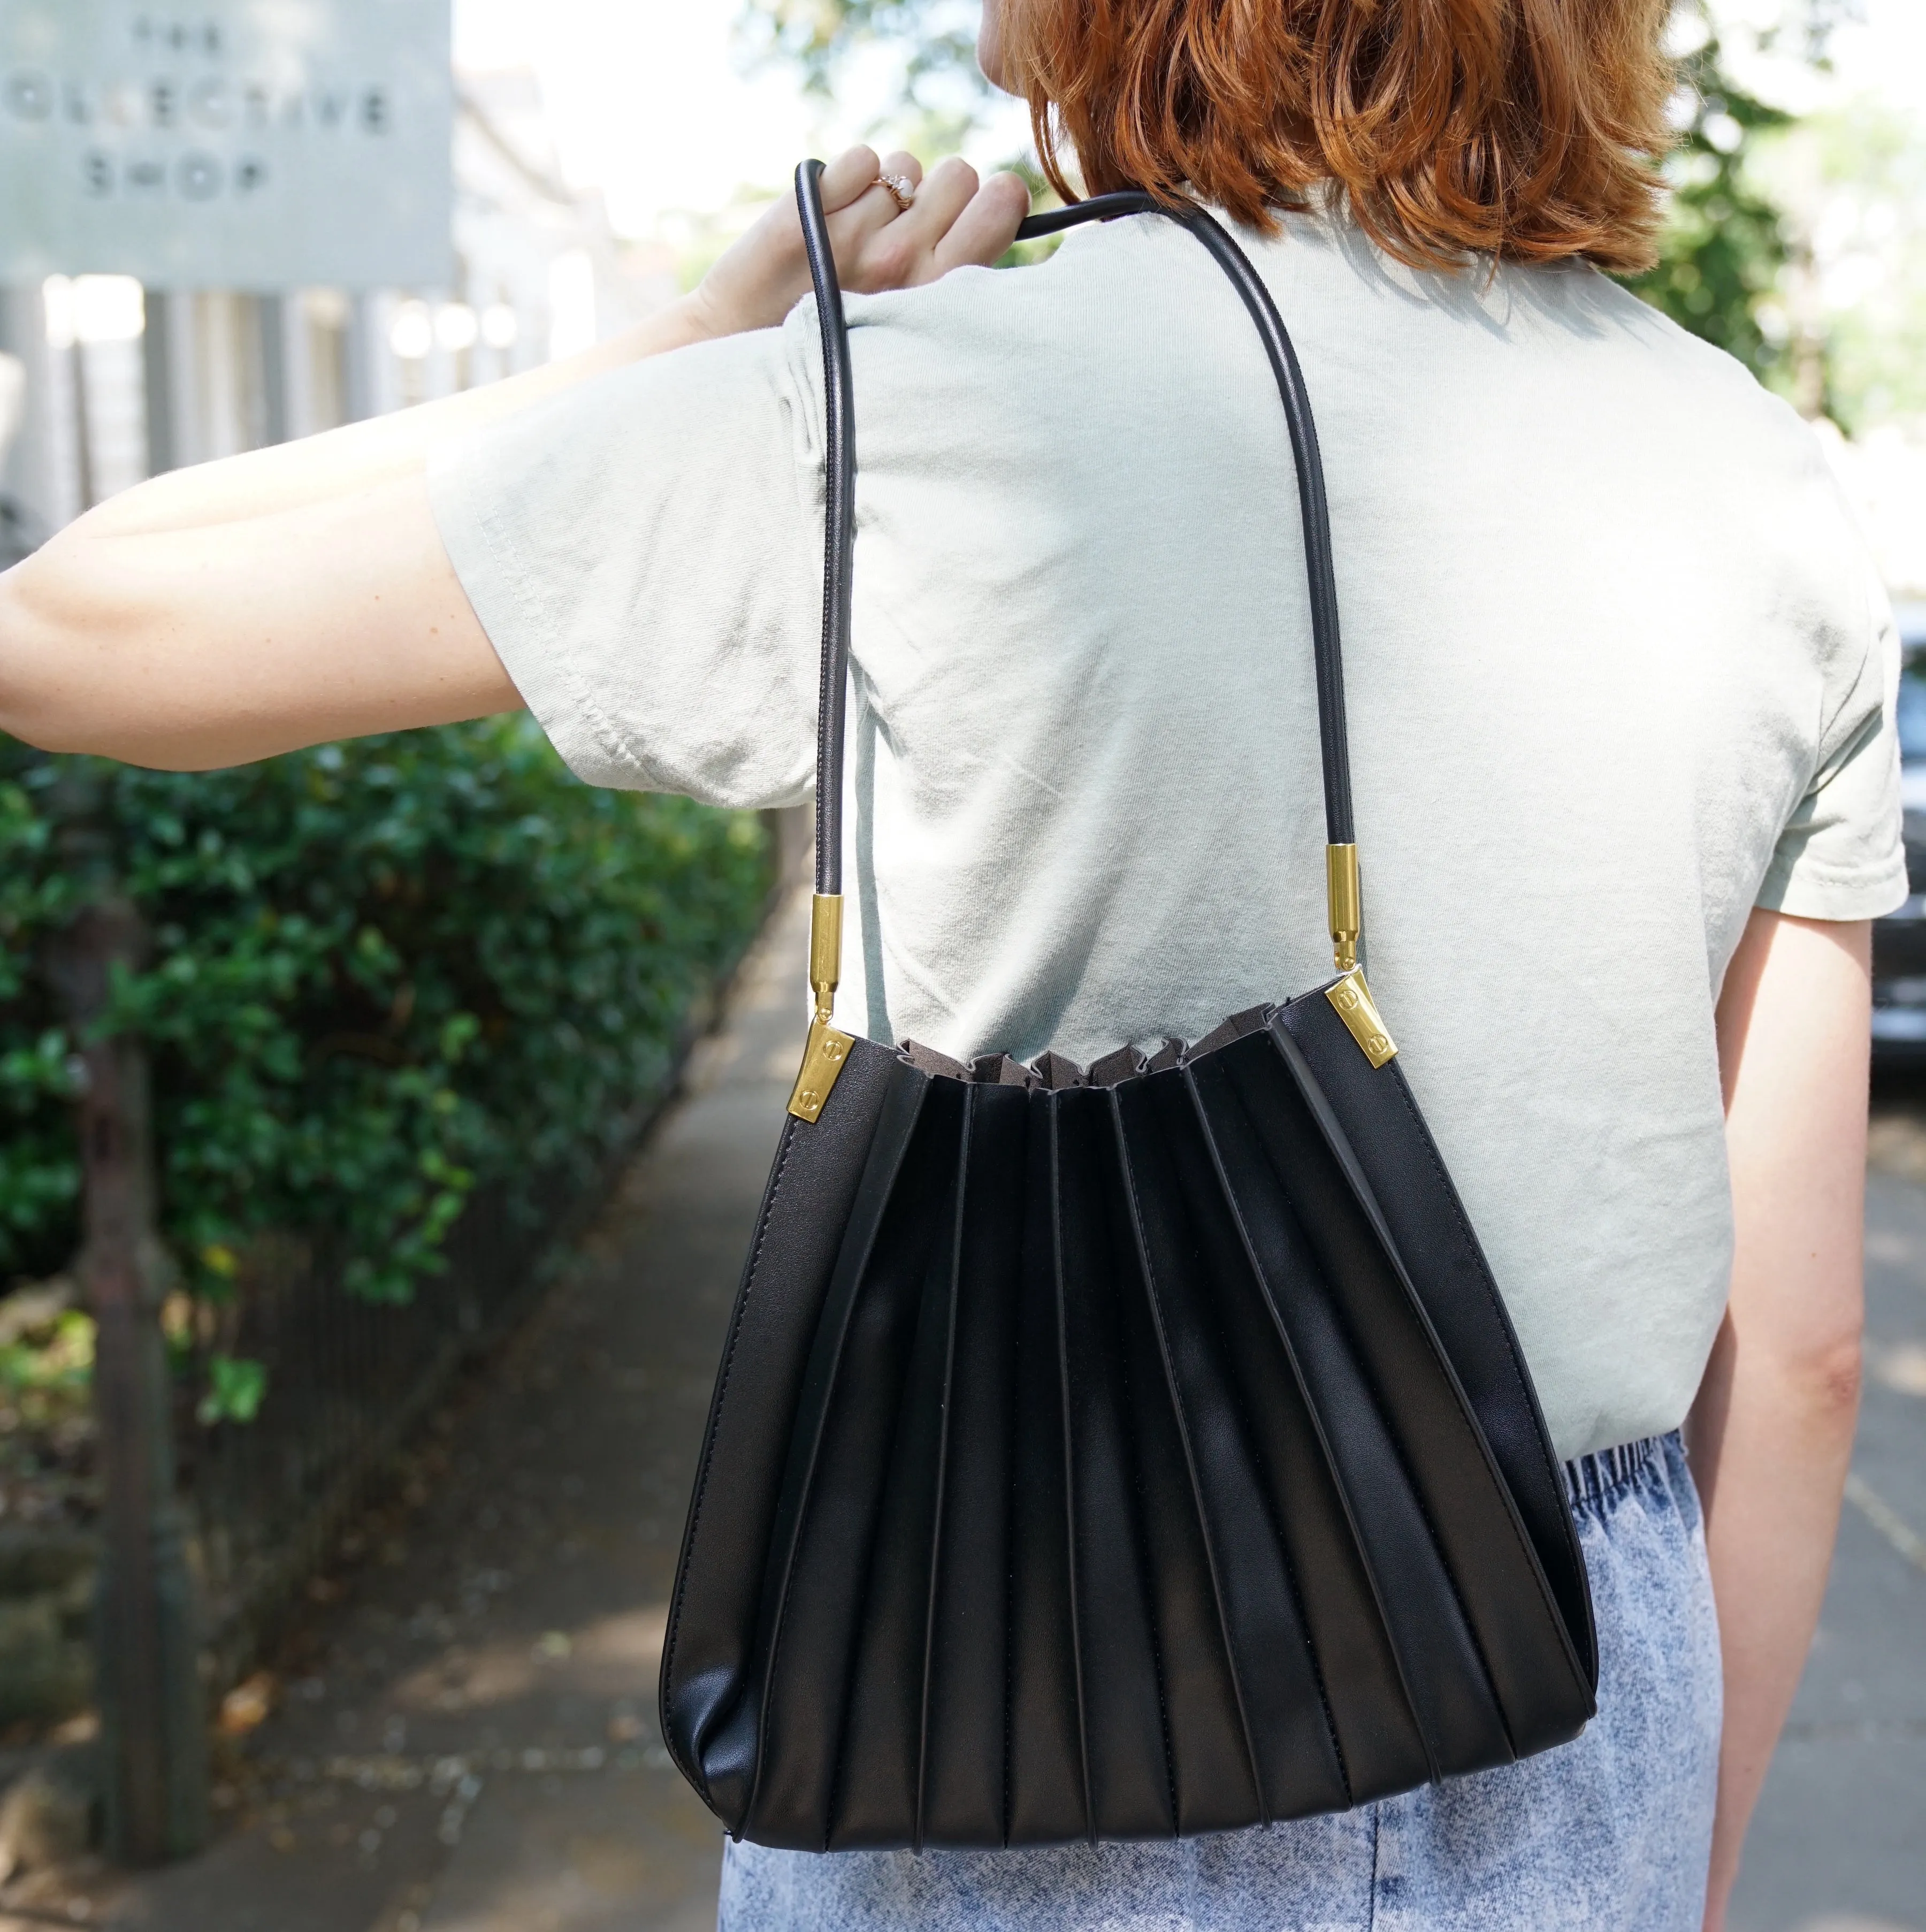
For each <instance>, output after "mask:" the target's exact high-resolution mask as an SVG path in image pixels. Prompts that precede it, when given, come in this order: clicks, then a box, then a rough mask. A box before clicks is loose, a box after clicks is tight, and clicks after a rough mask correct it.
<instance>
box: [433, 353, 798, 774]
mask: <svg viewBox="0 0 1926 1932" xmlns="http://www.w3.org/2000/svg"><path fill="white" fill-rule="evenodd" d="M786 349H787V344H786V341H785V332H783V331H781V330H766V331H760V332H755V333H753V334H748V335H737V336H732V337H730V338H727V339H725V340H724V341H718V342H713V343H703V344H695V345H692V346H691V347H687V348H684V349H679V350H674V351H672V352H671V353H668V354H666V355H661V356H652V357H649V358H648V359H646V360H644V361H642V362H637V363H634V364H632V365H629V366H628V367H627V368H621V369H618V370H616V371H612V372H611V373H610V374H607V375H604V376H601V377H595V378H593V379H592V380H589V381H587V382H584V383H580V384H579V385H577V386H575V387H574V388H572V389H569V390H568V391H567V392H565V393H563V394H562V395H558V396H556V397H555V398H551V399H550V400H549V401H546V402H544V403H540V404H535V405H532V406H531V407H529V408H527V409H525V410H520V411H519V412H517V413H516V414H514V415H513V416H509V417H507V418H505V419H503V420H502V421H500V422H496V423H493V424H491V425H488V426H487V427H486V428H483V429H481V430H480V431H475V432H473V433H471V434H469V435H467V436H466V437H461V438H460V439H458V440H454V441H452V442H451V443H449V444H448V445H446V446H444V447H443V448H442V449H440V450H438V451H437V452H435V453H434V457H433V458H432V460H431V463H430V465H429V492H430V498H431V502H432V505H433V507H434V515H435V520H436V523H437V526H438V527H439V528H440V532H441V536H442V541H443V544H445V545H446V548H447V550H448V553H449V558H450V559H451V561H452V562H453V564H454V566H455V574H456V575H457V576H458V577H459V578H460V582H461V586H462V588H463V590H464V591H465V592H466V593H467V596H468V599H469V602H470V604H472V606H473V607H474V610H475V615H476V616H478V618H479V619H481V626H482V628H483V629H484V631H487V634H488V637H489V640H490V643H493V646H494V647H495V649H496V652H497V653H498V655H499V656H500V658H501V660H502V664H503V666H504V667H505V669H506V670H507V671H508V676H510V677H511V679H513V680H514V685H515V688H517V690H518V691H520V693H521V695H522V697H523V701H524V702H525V703H526V704H527V705H528V706H529V709H530V710H532V712H534V713H535V716H536V718H538V720H539V721H540V722H541V726H542V728H543V729H544V730H545V731H546V732H547V734H548V736H549V738H550V740H551V741H552V742H553V744H554V745H555V746H556V749H557V750H558V751H560V752H561V754H562V757H564V758H565V759H566V760H567V761H568V764H569V766H571V768H572V769H574V772H576V773H577V775H579V776H580V777H581V778H584V779H586V780H587V781H588V782H589V783H590V784H598V785H610V786H616V787H625V788H628V789H631V790H650V791H671V792H682V793H686V794H687V795H688V796H690V797H691V798H696V799H702V800H703V801H704V802H706V803H709V804H713V805H736V806H757V807H759V806H768V805H787V804H793V803H794V802H796V801H797V800H799V799H802V798H803V797H805V796H807V795H808V790H809V788H810V784H811V779H812V778H813V775H814V728H815V706H816V679H817V642H818V626H819V624H820V595H821V592H820V584H821V570H822V564H821V541H822V539H821V528H822V524H821V509H820V499H821V482H820V471H819V469H818V468H817V464H816V463H815V462H814V460H812V443H811V437H810V436H809V434H808V428H807V425H806V422H805V421H804V420H802V410H801V405H800V401H799V394H798V391H797V388H796V380H795V376H794V372H793V362H792V360H791V359H790V357H789V356H787V353H786Z"/></svg>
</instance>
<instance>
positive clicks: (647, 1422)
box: [0, 899, 808, 1932]
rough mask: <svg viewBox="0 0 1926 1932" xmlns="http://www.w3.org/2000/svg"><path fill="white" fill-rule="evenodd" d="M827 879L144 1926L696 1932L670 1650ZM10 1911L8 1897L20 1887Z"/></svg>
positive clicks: (446, 1426) (800, 905) (486, 1382)
mask: <svg viewBox="0 0 1926 1932" xmlns="http://www.w3.org/2000/svg"><path fill="white" fill-rule="evenodd" d="M807 957H808V921H807V911H806V901H804V900H801V899H799V900H798V901H796V903H794V904H792V905H790V907H787V909H786V910H784V912H783V913H781V914H779V915H778V917H777V918H776V919H775V920H774V921H772V923H771V925H770V926H769V929H768V930H767V931H766V932H765V934H764V935H763V938H762V940H761V941H760V942H759V943H758V945H757V948H756V950H755V951H754V953H752V954H751V956H750V958H749V959H748V961H747V962H745V967H744V969H743V971H742V973H741V974H739V976H738V977H737V981H736V989H735V994H734V997H733V1001H732V1004H731V1008H730V1015H729V1018H728V1020H727V1024H726V1025H725V1026H724V1028H722V1029H721V1031H720V1032H718V1034H716V1035H715V1036H713V1037H711V1038H710V1039H709V1040H706V1041H705V1042H704V1043H703V1044H702V1045H701V1046H700V1048H698V1049H697V1052H696V1054H695V1055H694V1058H693V1059H692V1061H691V1065H690V1067H689V1070H688V1076H687V1079H686V1082H685V1097H684V1098H683V1099H682V1100H679V1102H678V1103H676V1106H675V1107H674V1109H673V1111H672V1112H670V1114H669V1115H668V1116H667V1118H665V1119H664V1121H663V1122H662V1123H661V1125H660V1127H658V1130H657V1131H656V1132H655V1134H654V1135H653V1136H652V1137H651V1139H650V1140H649V1143H648V1145H647V1146H646V1148H645V1150H644V1151H643V1154H642V1155H641V1157H640V1158H639V1159H638V1160H637V1161H636V1162H635V1163H634V1166H632V1167H631V1170H630V1172H629V1173H628V1177H627V1179H626V1181H625V1184H624V1186H623V1187H622V1190H620V1192H619V1194H618V1195H617V1196H616V1199H614V1200H613V1201H612V1202H610V1205H609V1207H608V1208H607V1211H606V1212H605V1213H604V1214H603V1215H602V1217H601V1220H600V1221H599V1223H598V1225H597V1226H596V1227H595V1229H594V1230H593V1231H592V1233H591V1234H590V1235H589V1237H588V1238H587V1239H586V1241H584V1242H583V1244H582V1247H581V1249H580V1252H579V1254H578V1255H577V1258H576V1259H575V1261H574V1263H573V1265H571V1268H570V1269H569V1271H568V1274H567V1276H566V1277H565V1280H563V1282H562V1284H561V1286H559V1288H558V1289H557V1290H556V1292H555V1293H554V1295H553V1296H552V1298H550V1300H549V1301H548V1302H547V1304H545V1305H544V1308H543V1309H542V1310H541V1313H540V1314H539V1315H538V1316H537V1317H536V1318H535V1321H534V1322H533V1324H532V1325H531V1327H530V1328H529V1331H527V1332H526V1334H523V1336H522V1337H520V1338H519V1340H517V1343H515V1344H514V1346H513V1347H512V1348H511V1349H510V1350H509V1352H508V1355H507V1356H506V1358H505V1360H503V1361H500V1362H499V1363H498V1364H496V1365H494V1366H493V1369H492V1370H491V1372H490V1374H489V1375H488V1376H487V1377H485V1378H484V1379H481V1381H479V1382H478V1383H477V1384H476V1385H475V1386H474V1387H472V1388H470V1389H469V1391H467V1393H466V1400H465V1403H464V1404H463V1405H462V1406H460V1408H459V1409H458V1412H456V1413H455V1414H454V1415H452V1416H449V1417H444V1418H441V1421H442V1423H443V1427H442V1428H441V1429H440V1430H439V1431H438V1432H437V1433H436V1435H435V1436H434V1438H433V1439H431V1444H430V1445H429V1448H428V1452H427V1454H426V1455H425V1457H424V1458H423V1461H422V1467H421V1469H420V1470H419V1472H418V1473H417V1476H416V1481H417V1482H418V1483H419V1484H423V1485H425V1487H428V1488H429V1489H430V1490H431V1491H432V1492H433V1493H432V1494H431V1496H429V1498H428V1499H427V1500H426V1502H425V1503H423V1504H422V1505H421V1506H420V1508H419V1511H418V1513H417V1514H416V1515H415V1516H414V1517H413V1520H412V1521H411V1522H410V1523H407V1525H406V1526H405V1529H404V1530H403V1531H402V1532H400V1533H398V1534H397V1535H395V1536H394V1537H393V1538H392V1539H391V1542H390V1547H389V1548H388V1549H387V1550H386V1553H385V1560H384V1559H383V1556H382V1555H380V1554H378V1555H377V1560H376V1561H375V1562H373V1563H372V1564H371V1565H368V1567H367V1568H365V1569H364V1570H363V1571H362V1572H361V1573H360V1574H359V1577H356V1578H355V1579H354V1580H352V1582H351V1583H350V1589H349V1591H348V1592H347V1595H346V1597H345V1598H344V1601H343V1603H342V1604H341V1607H340V1608H339V1610H338V1613H337V1614H336V1615H335V1618H334V1619H333V1621H332V1627H326V1628H324V1630H323V1638H322V1641H321V1643H320V1646H318V1647H317V1650H316V1652H315V1654H314V1655H313V1657H312V1658H311V1660H309V1661H307V1662H306V1663H305V1664H303V1665H302V1667H301V1668H300V1672H299V1675H294V1676H292V1677H291V1681H290V1682H288V1683H287V1685H285V1686H284V1694H283V1701H282V1703H281V1708H280V1709H278V1711H277V1712H275V1715H274V1716H273V1717H272V1718H270V1719H269V1721H268V1722H267V1723H266V1724H263V1726H262V1727H261V1728H260V1730H258V1731H257V1732H256V1733H254V1736H252V1737H251V1739H250V1740H249V1741H248V1751H247V1754H246V1757H245V1761H244V1763H243V1765H242V1767H241V1769H242V1776H240V1777H239V1778H237V1779H236V1782H235V1784H234V1786H233V1790H234V1791H235V1792H236V1794H237V1796H238V1799H239V1805H238V1806H237V1809H238V1810H239V1811H242V1812H243V1813H244V1814H245V1822H244V1823H242V1826H241V1828H240V1829H237V1830H235V1831H233V1832H231V1833H229V1835H227V1836H226V1837H225V1838H223V1839H222V1840H221V1841H220V1842H219V1843H217V1845H216V1846H214V1849H212V1850H211V1852H208V1854H207V1855H205V1856H204V1857H202V1858H199V1859H198V1860H196V1861H193V1862H192V1863H191V1864H187V1865H185V1866H183V1867H178V1868H177V1869H175V1870H170V1871H167V1872H164V1873H159V1874H157V1875H155V1876H151V1877H148V1878H145V1879H141V1880H139V1881H138V1882H133V1883H131V1884H123V1885H119V1886H107V1885H104V1886H102V1887H101V1888H99V1889H98V1890H97V1891H95V1893H94V1894H93V1895H92V1897H91V1899H90V1900H89V1903H91V1904H92V1906H93V1908H94V1909H93V1913H92V1916H93V1918H94V1921H95V1923H97V1924H98V1923H100V1922H101V1921H102V1920H104V1921H106V1922H107V1924H110V1925H111V1926H113V1927H115V1929H116V1932H120V1928H123V1927H124V1928H127V1932H133V1928H136V1927H139V1928H143V1932H698V1928H700V1927H709V1926H712V1925H713V1924H714V1923H715V1876H716V1871H717V1868H718V1860H719V1857H720V1849H721V1834H720V1832H719V1830H718V1828H717V1827H716V1826H715V1825H714V1823H712V1820H710V1819H709V1816H708V1814H707V1813H706V1811H703V1808H702V1807H701V1806H700V1804H698V1803H697V1801H696V1799H694V1796H691V1794H690V1793H689V1792H688V1790H686V1788H685V1787H684V1785H683V1784H682V1781H681V1779H680V1778H679V1777H678V1776H677V1775H676V1773H675V1772H674V1771H673V1769H671V1768H670V1765H669V1761H668V1758H667V1754H666V1753H665V1752H664V1751H663V1749H662V1748H661V1739H660V1736H659V1733H658V1730H657V1727H656V1721H655V1673H656V1666H657V1659H658V1653H659V1650H660V1646H661V1634H662V1626H663V1618H664V1607H665V1604H666V1600H667V1596H668V1593H669V1588H670V1581H671V1579H672V1577H673V1570H674V1566H675V1559H676V1550H677V1548H678V1547H679V1542H680V1539H681V1535H682V1513H683V1510H684V1508H685V1504H686V1502H687V1499H688V1490H689V1486H690V1483H691V1478H692V1475H693V1470H694V1455H695V1452H696V1450H697V1445H698V1443H699V1441H700V1434H701V1430H702V1427H703V1421H704V1419H705V1418H706V1415H707V1412H708V1405H709V1388H710V1384H711V1382H712V1378H713V1376H714V1373H715V1361H716V1359H717V1358H718V1355H720V1353H721V1342H722V1337H723V1333H724V1329H725V1328H726V1326H727V1319H728V1314H729V1309H730V1303H731V1301H732V1300H733V1296H734V1293H735V1289H736V1277H737V1275H738V1274H739V1271H740V1268H741V1265H742V1250H743V1245H744V1243H745V1240H746V1238H747V1230H748V1226H749V1225H750V1223H751V1220H752V1219H753V1217H754V1212H755V1208H756V1205H757V1202H758V1200H759V1199H760V1195H761V1192H762V1186H763V1179H764V1178H765V1175H766V1172H767V1169H768V1164H769V1157H770V1155H771V1154H772V1152H773V1151H774V1148H775V1139H776V1135H777V1131H778V1124H779V1121H780V1119H781V1108H782V1104H783V1103H784V1100H786V1099H787V1097H788V1092H789V1086H790V1082H791V1081H792V1080H793V1078H794V1075H795V1070H796V1064H797V1061H798V1059H799V1056H800V1053H801V1046H802V1019H803V1016H804V1006H803V1000H804V995H805V988H804V986H803V968H804V965H805V961H806V959H807ZM0 1932H10V1921H8V1920H7V1918H5V1915H4V1914H0Z"/></svg>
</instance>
